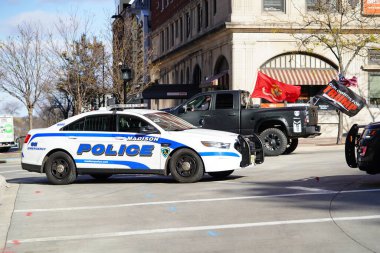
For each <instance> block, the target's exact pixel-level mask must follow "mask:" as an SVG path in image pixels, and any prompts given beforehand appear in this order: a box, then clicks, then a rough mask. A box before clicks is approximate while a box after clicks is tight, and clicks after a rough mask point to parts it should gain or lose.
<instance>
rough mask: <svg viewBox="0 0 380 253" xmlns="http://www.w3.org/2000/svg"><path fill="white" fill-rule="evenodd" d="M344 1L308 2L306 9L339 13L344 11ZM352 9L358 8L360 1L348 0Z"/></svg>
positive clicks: (313, 0)
mask: <svg viewBox="0 0 380 253" xmlns="http://www.w3.org/2000/svg"><path fill="white" fill-rule="evenodd" d="M342 1H343V0H306V9H307V10H308V11H330V10H334V11H338V10H341V9H342ZM347 3H348V4H349V5H351V7H352V8H355V7H357V5H358V3H359V0H347Z"/></svg>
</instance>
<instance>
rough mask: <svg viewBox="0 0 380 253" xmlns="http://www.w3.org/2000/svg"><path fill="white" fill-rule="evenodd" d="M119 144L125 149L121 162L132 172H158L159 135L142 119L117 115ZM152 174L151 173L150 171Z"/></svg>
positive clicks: (159, 164)
mask: <svg viewBox="0 0 380 253" xmlns="http://www.w3.org/2000/svg"><path fill="white" fill-rule="evenodd" d="M117 131H118V135H120V141H121V142H120V143H122V144H121V145H123V149H124V147H125V151H124V155H123V156H122V159H123V161H124V162H125V163H126V164H128V166H129V167H130V169H133V170H160V169H161V163H160V160H161V156H160V152H161V146H160V144H159V143H158V141H159V138H160V133H159V132H158V130H157V129H156V128H154V127H153V126H152V125H151V124H149V123H148V122H147V121H145V120H144V119H142V118H140V117H138V116H135V115H128V114H122V113H120V114H118V115H117ZM152 172H153V171H152Z"/></svg>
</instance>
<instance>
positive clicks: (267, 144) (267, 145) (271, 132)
mask: <svg viewBox="0 0 380 253" xmlns="http://www.w3.org/2000/svg"><path fill="white" fill-rule="evenodd" d="M260 138H261V140H262V142H263V148H264V154H265V155H266V156H278V155H281V154H282V153H284V151H285V149H286V145H288V140H287V138H286V135H285V134H284V132H282V131H281V130H280V129H277V128H268V129H265V130H264V131H262V132H261V133H260Z"/></svg>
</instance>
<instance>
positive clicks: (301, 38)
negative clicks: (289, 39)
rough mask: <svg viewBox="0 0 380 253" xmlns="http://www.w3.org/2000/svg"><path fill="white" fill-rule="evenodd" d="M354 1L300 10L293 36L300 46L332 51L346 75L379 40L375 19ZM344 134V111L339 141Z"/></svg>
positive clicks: (320, 3) (321, 1) (321, 3)
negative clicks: (353, 63) (358, 59)
mask: <svg viewBox="0 0 380 253" xmlns="http://www.w3.org/2000/svg"><path fill="white" fill-rule="evenodd" d="M355 2H356V1H349V0H342V1H327V0H317V1H316V5H315V8H314V11H311V12H305V11H301V10H299V14H300V16H301V17H302V21H301V22H300V23H295V24H294V27H293V29H294V31H295V32H294V34H293V36H294V38H296V39H297V41H298V42H299V44H300V46H301V47H303V48H306V50H308V51H314V50H315V48H320V49H321V48H322V49H327V50H328V51H330V52H331V53H332V55H333V56H334V57H335V59H336V60H337V62H338V67H339V73H341V74H342V75H346V73H347V71H348V69H349V67H350V65H351V64H352V62H353V60H354V59H355V58H356V57H358V56H359V57H360V56H361V57H364V56H366V55H367V49H368V46H371V45H374V44H376V43H379V42H380V35H379V31H380V29H378V28H377V24H376V18H374V17H368V16H363V15H362V14H361V8H360V4H357V3H355ZM294 5H295V4H294ZM295 7H296V6H295ZM296 8H297V7H296ZM342 134H343V114H342V113H341V112H339V125H338V136H337V143H341V141H342Z"/></svg>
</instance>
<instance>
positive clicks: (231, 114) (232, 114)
mask: <svg viewBox="0 0 380 253" xmlns="http://www.w3.org/2000/svg"><path fill="white" fill-rule="evenodd" d="M228 116H236V113H230V114H228Z"/></svg>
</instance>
